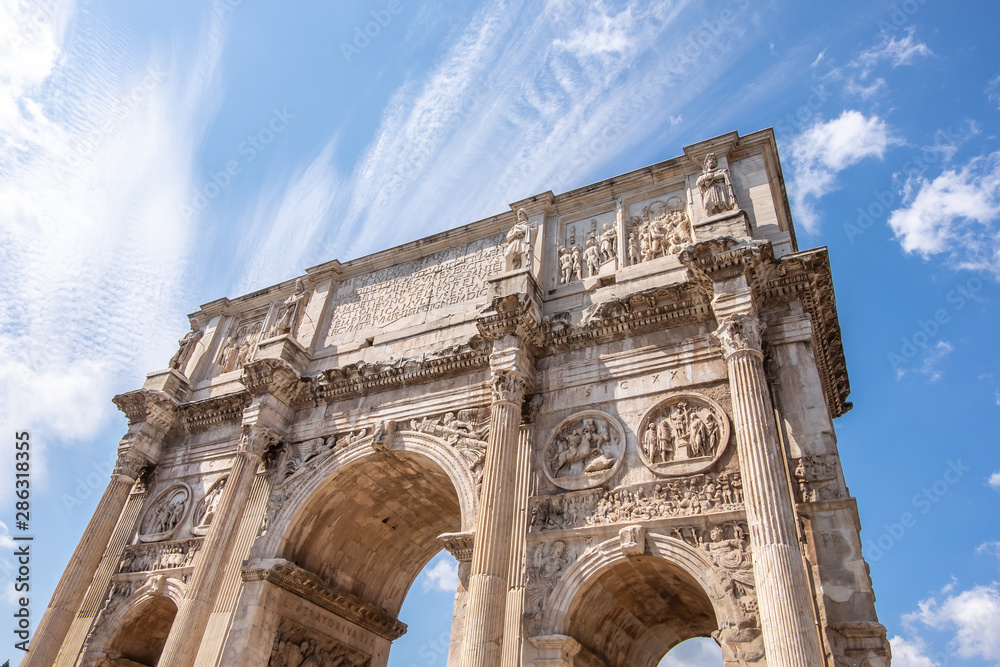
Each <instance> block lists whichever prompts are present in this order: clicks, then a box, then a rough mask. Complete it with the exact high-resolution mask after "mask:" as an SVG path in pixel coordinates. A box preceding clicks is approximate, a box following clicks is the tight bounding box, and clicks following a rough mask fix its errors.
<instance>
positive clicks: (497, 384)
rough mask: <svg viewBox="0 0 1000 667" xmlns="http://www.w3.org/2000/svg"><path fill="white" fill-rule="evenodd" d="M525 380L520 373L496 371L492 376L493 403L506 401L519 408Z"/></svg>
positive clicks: (526, 384)
mask: <svg viewBox="0 0 1000 667" xmlns="http://www.w3.org/2000/svg"><path fill="white" fill-rule="evenodd" d="M527 386H528V383H527V380H525V378H524V376H523V375H521V374H520V373H514V372H511V371H497V372H495V373H494V375H493V402H494V403H497V402H500V401H506V402H507V403H514V404H515V405H517V406H518V408H520V406H521V402H522V401H523V400H524V390H525V388H526V387H527Z"/></svg>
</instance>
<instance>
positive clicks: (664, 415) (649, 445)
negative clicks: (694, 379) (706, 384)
mask: <svg viewBox="0 0 1000 667" xmlns="http://www.w3.org/2000/svg"><path fill="white" fill-rule="evenodd" d="M637 435H638V442H639V456H641V457H642V460H643V463H645V464H646V465H647V466H648V467H649V468H650V469H651V470H652V471H653V472H655V473H657V474H659V475H670V476H672V475H689V474H691V473H697V472H701V471H703V470H707V469H708V468H710V467H711V466H712V465H713V464H714V463H715V462H716V461H718V460H719V457H720V456H722V452H723V451H724V450H725V448H726V445H727V443H728V442H729V417H728V416H727V415H726V412H725V410H723V409H722V407H721V406H720V405H719V404H718V403H716V402H715V401H713V400H712V399H710V398H708V397H707V396H702V395H700V394H678V395H675V396H671V397H670V398H667V399H666V400H664V401H661V402H660V403H659V404H657V405H656V407H654V408H653V409H652V410H650V411H649V412H648V413H647V414H646V416H645V417H644V418H643V420H642V423H641V425H640V427H639V432H638V434H637Z"/></svg>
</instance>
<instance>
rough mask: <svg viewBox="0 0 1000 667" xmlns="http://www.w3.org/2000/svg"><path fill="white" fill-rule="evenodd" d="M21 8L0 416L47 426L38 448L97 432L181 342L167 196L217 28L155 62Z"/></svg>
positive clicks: (182, 302) (8, 83) (179, 262)
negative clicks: (115, 403)
mask: <svg viewBox="0 0 1000 667" xmlns="http://www.w3.org/2000/svg"><path fill="white" fill-rule="evenodd" d="M23 6H26V5H25V4H24V3H20V4H18V3H9V2H5V3H2V4H0V26H3V27H2V28H0V31H6V35H5V36H4V37H0V44H3V45H4V46H3V47H0V50H3V55H2V56H0V63H2V64H0V210H2V211H3V212H4V213H3V216H2V217H0V263H2V265H3V266H4V270H3V271H2V272H0V322H3V323H4V324H3V326H2V327H0V349H2V350H3V352H4V353H3V354H2V355H0V385H2V386H3V388H4V394H5V395H4V396H2V397H0V399H2V400H3V407H2V408H0V422H2V423H3V424H6V425H7V426H8V427H9V430H13V429H14V428H17V429H18V430H23V429H32V428H40V429H44V433H45V437H44V438H39V440H38V442H39V445H40V446H41V445H42V444H43V443H44V444H48V443H52V442H55V441H62V442H64V443H65V442H70V441H74V440H82V439H87V438H91V437H94V436H95V435H96V433H97V432H98V430H99V429H100V428H101V426H102V425H103V424H104V423H105V422H106V421H107V419H108V418H109V417H110V415H111V413H112V410H113V407H112V405H111V403H110V401H109V400H108V399H109V397H110V395H111V394H113V393H115V392H117V391H122V390H125V389H131V388H134V387H135V386H137V383H139V382H141V380H142V373H143V372H145V371H148V370H149V369H155V368H162V367H164V366H165V365H166V361H167V359H169V355H170V353H171V348H172V347H173V346H174V344H175V343H174V341H176V340H177V338H179V337H180V335H181V334H183V333H184V329H185V328H186V322H185V321H184V317H183V313H184V312H186V310H187V308H188V307H189V306H190V304H189V303H186V299H185V298H184V294H183V287H184V284H185V281H186V280H187V279H188V278H187V277H186V273H185V271H186V267H185V260H186V258H187V256H188V253H189V250H190V242H189V237H190V232H191V228H190V225H188V224H186V223H185V222H184V221H183V220H182V219H181V218H180V216H179V215H177V214H176V210H177V207H176V202H177V201H179V200H181V198H182V195H183V193H184V191H185V190H187V189H188V188H189V181H190V175H191V165H192V161H193V154H194V150H195V148H196V146H197V145H198V143H199V141H200V137H201V136H202V133H203V131H204V129H205V127H207V124H208V121H209V120H210V119H211V116H212V115H213V114H214V109H215V107H214V103H213V100H215V99H216V97H217V95H218V93H217V90H218V86H216V85H214V83H213V81H214V73H215V71H216V67H215V64H216V62H217V60H218V56H219V53H220V51H221V44H222V37H221V30H222V27H221V24H220V23H218V22H215V23H213V24H212V25H211V28H210V29H209V30H208V31H207V32H206V34H205V36H204V38H203V40H202V42H201V43H200V44H198V45H197V48H195V49H194V50H193V54H194V55H193V56H190V55H189V52H188V51H184V52H183V54H182V53H181V52H180V50H178V53H177V54H172V55H167V56H164V55H162V54H159V53H156V52H153V51H149V52H142V53H138V52H135V49H134V48H133V47H132V45H131V43H130V41H129V40H130V39H131V37H130V36H129V35H127V34H123V33H122V32H121V29H120V27H119V26H117V25H113V24H105V23H103V22H102V19H101V18H100V17H99V16H98V15H96V14H92V13H82V14H78V15H76V14H73V10H74V5H73V3H48V5H46V7H50V9H51V12H52V13H51V14H50V15H46V14H45V11H48V10H45V9H41V10H39V9H38V8H35V9H34V10H30V11H29V13H28V14H24V13H19V10H18V9H17V8H16V7H23ZM38 11H41V12H42V15H41V17H40V18H39V15H38V14H35V13H34V12H38ZM67 26H69V27H67ZM7 37H11V38H12V39H11V40H10V41H8V39H7ZM5 56H12V58H8V57H5ZM188 58H190V59H188ZM44 452H45V450H44V447H43V448H42V449H40V450H36V459H35V468H34V472H35V473H36V475H41V474H42V473H43V472H44ZM37 455H41V456H42V458H37ZM8 466H9V461H8V459H3V462H2V463H0V474H2V475H3V476H4V477H6V476H7V467H8ZM5 491H6V490H5Z"/></svg>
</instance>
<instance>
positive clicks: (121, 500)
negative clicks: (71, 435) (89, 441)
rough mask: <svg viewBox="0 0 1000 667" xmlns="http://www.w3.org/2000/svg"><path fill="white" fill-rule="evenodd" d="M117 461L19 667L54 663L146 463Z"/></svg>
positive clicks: (133, 458)
mask: <svg viewBox="0 0 1000 667" xmlns="http://www.w3.org/2000/svg"><path fill="white" fill-rule="evenodd" d="M129 457H131V458H129ZM118 461H119V463H118V466H117V467H116V468H115V472H114V473H113V474H112V475H111V483H110V484H108V488H107V489H105V490H104V495H103V496H102V497H101V501H100V502H99V503H98V504H97V509H96V510H95V511H94V516H93V517H91V519H90V523H88V524H87V528H86V529H85V530H84V531H83V537H81V538H80V543H79V544H78V545H77V547H76V551H74V552H73V557H72V558H70V561H69V565H68V566H67V567H66V572H64V573H63V576H62V579H60V580H59V584H58V585H57V586H56V590H55V593H53V594H52V601H51V602H49V608H48V609H47V610H46V611H45V616H43V617H42V621H41V622H40V623H39V624H38V628H37V629H36V630H35V636H34V638H33V639H32V641H31V645H30V647H29V650H28V653H27V655H25V657H24V661H23V662H22V663H21V665H22V667H51V665H53V664H54V663H55V661H56V656H57V655H58V653H59V649H60V647H61V646H62V643H63V640H64V639H65V638H66V634H67V633H68V632H69V628H70V626H71V625H72V624H73V619H74V618H75V617H76V613H77V612H78V611H79V610H80V605H81V604H82V603H83V597H84V595H86V594H87V589H88V588H90V584H91V582H93V580H94V572H96V571H97V566H98V565H100V563H101V558H102V557H103V556H104V550H105V548H107V546H108V542H109V541H110V539H111V533H112V532H113V531H114V529H115V526H116V525H117V524H118V518H119V517H120V516H121V513H122V509H123V508H124V507H125V501H127V500H128V494H129V491H130V490H131V489H132V485H133V484H135V480H136V479H137V478H138V476H139V471H140V470H141V468H142V467H144V466H145V464H146V461H145V460H144V459H141V460H140V459H139V458H138V457H137V456H135V455H125V456H119V459H118Z"/></svg>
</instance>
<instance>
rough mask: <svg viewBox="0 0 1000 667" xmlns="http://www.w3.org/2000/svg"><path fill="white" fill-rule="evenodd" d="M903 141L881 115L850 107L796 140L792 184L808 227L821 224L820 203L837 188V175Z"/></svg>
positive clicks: (794, 198)
mask: <svg viewBox="0 0 1000 667" xmlns="http://www.w3.org/2000/svg"><path fill="white" fill-rule="evenodd" d="M897 143H899V140H898V139H896V138H895V137H894V136H893V134H892V131H891V130H890V128H889V126H888V124H887V123H886V122H885V121H884V120H882V119H881V118H879V117H878V116H865V115H864V114H863V113H861V112H860V111H854V110H847V111H844V112H843V113H841V114H840V116H839V117H837V118H834V119H833V120H829V121H823V120H817V121H816V122H815V123H813V125H812V126H811V127H809V128H807V129H805V130H804V131H803V132H802V133H800V134H799V135H797V136H796V137H794V138H793V139H792V145H791V162H792V167H793V171H794V178H793V179H792V182H791V183H790V184H789V194H790V195H791V200H792V206H793V207H794V210H795V213H796V218H797V221H798V222H801V223H802V224H803V225H804V226H805V228H806V230H808V231H811V232H814V231H816V230H817V228H818V226H819V214H818V213H817V211H816V202H817V201H818V200H819V199H820V198H822V197H824V196H825V195H827V194H829V193H830V192H832V191H833V190H835V189H836V188H837V175H838V174H839V173H840V172H842V171H844V170H845V169H847V168H849V167H851V166H853V165H855V164H857V163H859V162H861V161H862V160H864V159H866V158H872V157H874V158H878V159H880V160H881V159H882V158H883V157H884V156H885V152H886V150H887V149H888V148H889V147H890V146H892V145H894V144H897Z"/></svg>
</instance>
